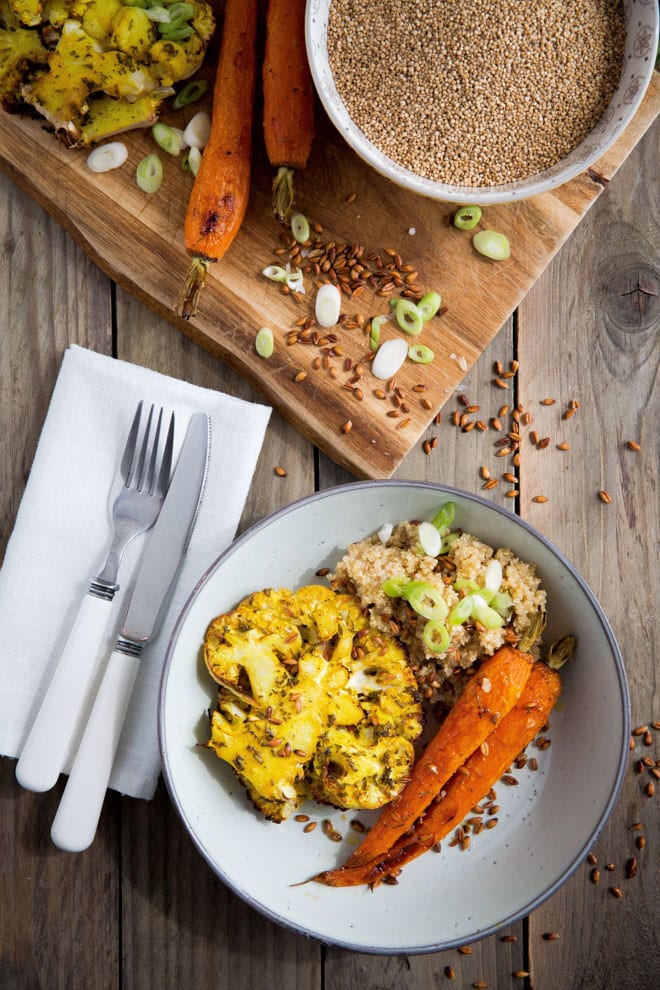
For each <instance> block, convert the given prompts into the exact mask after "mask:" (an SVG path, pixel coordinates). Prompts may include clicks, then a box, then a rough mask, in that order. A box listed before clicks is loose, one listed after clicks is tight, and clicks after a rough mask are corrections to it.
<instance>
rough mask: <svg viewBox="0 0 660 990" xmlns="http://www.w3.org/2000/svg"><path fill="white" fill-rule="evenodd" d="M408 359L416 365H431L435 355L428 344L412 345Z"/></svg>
mask: <svg viewBox="0 0 660 990" xmlns="http://www.w3.org/2000/svg"><path fill="white" fill-rule="evenodd" d="M408 357H409V358H410V360H411V361H414V362H415V364H430V363H431V361H432V360H433V359H434V357H435V354H434V353H433V351H432V350H431V348H430V347H427V346H426V344H411V345H410V347H409V348H408Z"/></svg>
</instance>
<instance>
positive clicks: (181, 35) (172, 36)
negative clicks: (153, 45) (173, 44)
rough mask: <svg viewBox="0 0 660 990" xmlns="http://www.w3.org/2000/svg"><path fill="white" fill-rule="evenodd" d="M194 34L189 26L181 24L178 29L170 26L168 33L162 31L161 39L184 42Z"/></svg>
mask: <svg viewBox="0 0 660 990" xmlns="http://www.w3.org/2000/svg"><path fill="white" fill-rule="evenodd" d="M194 33H195V32H194V30H193V29H192V28H191V26H190V24H183V25H182V26H181V27H178V28H176V27H172V26H170V30H169V31H163V33H162V34H161V38H162V39H163V41H185V40H186V38H190V37H192V35H193V34H194Z"/></svg>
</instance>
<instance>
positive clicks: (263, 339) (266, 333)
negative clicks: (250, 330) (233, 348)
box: [254, 327, 275, 358]
mask: <svg viewBox="0 0 660 990" xmlns="http://www.w3.org/2000/svg"><path fill="white" fill-rule="evenodd" d="M254 346H255V349H256V351H257V354H258V355H259V357H262V358H269V357H270V356H271V355H272V353H273V351H274V350H275V343H274V340H273V331H272V330H271V329H270V327H262V328H261V330H260V331H259V332H258V334H257V336H256V337H255V340H254Z"/></svg>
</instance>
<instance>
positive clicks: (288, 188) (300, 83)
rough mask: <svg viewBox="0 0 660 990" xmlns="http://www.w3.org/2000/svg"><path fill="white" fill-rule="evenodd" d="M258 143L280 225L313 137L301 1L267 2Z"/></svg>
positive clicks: (311, 91)
mask: <svg viewBox="0 0 660 990" xmlns="http://www.w3.org/2000/svg"><path fill="white" fill-rule="evenodd" d="M263 87H264V138H265V141H266V152H267V154H268V160H269V162H270V164H271V165H273V166H275V167H276V168H277V174H276V176H275V179H274V181H273V209H274V211H275V214H276V215H277V216H278V217H279V218H280V220H284V219H285V217H286V216H287V214H288V212H289V210H290V209H291V205H292V203H293V175H294V169H301V168H304V167H305V165H306V164H307V159H308V158H309V153H310V150H311V147H312V140H313V137H314V90H313V86H312V77H311V73H310V71H309V64H308V62H307V52H306V49H305V0H269V3H268V13H267V15H266V48H265V52H264V64H263Z"/></svg>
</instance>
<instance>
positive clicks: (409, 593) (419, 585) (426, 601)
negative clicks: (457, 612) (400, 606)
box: [403, 581, 448, 622]
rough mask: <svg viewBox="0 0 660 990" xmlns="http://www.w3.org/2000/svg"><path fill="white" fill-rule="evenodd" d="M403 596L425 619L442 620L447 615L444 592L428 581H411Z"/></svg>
mask: <svg viewBox="0 0 660 990" xmlns="http://www.w3.org/2000/svg"><path fill="white" fill-rule="evenodd" d="M403 596H404V598H405V599H406V601H407V602H408V604H409V605H410V607H411V608H413V609H414V610H415V612H417V614H418V615H421V616H423V617H424V618H425V619H437V620H438V622H442V621H443V619H445V618H446V617H447V612H448V608H447V603H446V602H445V600H444V598H443V597H442V592H441V591H440V590H439V589H438V588H436V587H435V586H434V585H432V584H429V582H428V581H410V582H409V584H408V586H407V588H406V589H405V591H404V593H403Z"/></svg>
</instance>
